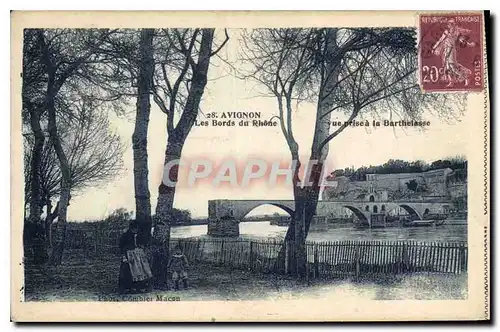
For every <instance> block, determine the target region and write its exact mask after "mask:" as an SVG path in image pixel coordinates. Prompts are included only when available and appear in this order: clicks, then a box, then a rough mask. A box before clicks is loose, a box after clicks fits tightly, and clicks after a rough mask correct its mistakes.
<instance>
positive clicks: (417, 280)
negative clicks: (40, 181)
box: [25, 253, 467, 301]
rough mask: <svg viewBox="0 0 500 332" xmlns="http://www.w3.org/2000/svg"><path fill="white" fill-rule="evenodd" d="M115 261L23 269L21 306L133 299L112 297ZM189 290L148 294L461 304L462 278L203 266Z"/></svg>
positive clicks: (69, 260) (77, 260) (193, 272)
mask: <svg viewBox="0 0 500 332" xmlns="http://www.w3.org/2000/svg"><path fill="white" fill-rule="evenodd" d="M118 271H119V258H118V257H115V256H107V257H104V258H100V259H88V258H84V257H82V256H77V255H72V254H71V253H69V256H68V255H66V257H65V259H64V261H63V264H62V265H61V266H58V267H52V266H42V267H40V266H39V267H35V266H27V267H26V268H25V299H26V301H98V300H108V301H111V300H112V301H116V300H128V301H130V300H137V299H138V298H139V299H140V297H139V296H135V298H134V296H128V297H126V298H124V297H120V296H118V295H117V293H116V291H117V281H118ZM189 274H190V287H189V288H188V289H187V290H180V291H153V292H151V293H149V294H147V295H146V296H148V297H152V298H156V296H157V295H162V296H164V297H166V298H169V299H172V300H179V299H180V300H182V301H186V300H187V301H189V300H205V301H206V300H236V301H237V300H265V299H274V300H277V299H298V298H328V297H335V298H338V297H339V296H348V297H351V298H352V297H357V298H359V299H372V300H392V299H395V300H399V299H415V300H427V299H463V298H466V297H467V275H465V274H463V275H445V274H420V275H411V276H391V277H384V278H383V279H380V278H378V279H375V278H368V279H364V280H351V279H345V278H343V279H329V280H314V281H310V282H307V281H297V280H295V279H294V278H292V277H289V276H279V275H274V274H255V273H251V272H248V271H241V270H231V269H227V268H224V267H216V266H212V265H209V264H197V265H193V266H191V268H190V270H189Z"/></svg>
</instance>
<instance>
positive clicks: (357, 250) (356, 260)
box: [354, 243, 361, 278]
mask: <svg viewBox="0 0 500 332" xmlns="http://www.w3.org/2000/svg"><path fill="white" fill-rule="evenodd" d="M360 251H361V244H359V243H358V245H357V246H356V254H355V256H354V260H355V262H356V278H358V277H359V270H360V268H359V256H360Z"/></svg>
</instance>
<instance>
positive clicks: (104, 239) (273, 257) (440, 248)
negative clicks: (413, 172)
mask: <svg viewBox="0 0 500 332" xmlns="http://www.w3.org/2000/svg"><path fill="white" fill-rule="evenodd" d="M123 231H124V229H121V228H103V227H97V226H96V227H94V228H88V227H87V228H85V229H73V230H71V229H69V230H68V233H67V235H66V249H76V250H80V251H82V253H85V255H86V256H90V257H95V256H101V255H109V254H119V248H118V239H119V237H120V235H121V234H122V233H123ZM177 244H179V245H180V246H181V247H182V248H183V251H184V253H185V254H186V256H187V258H188V260H189V261H190V262H204V263H211V264H214V265H220V266H226V267H229V268H234V269H246V270H251V271H255V272H261V273H289V272H290V271H288V270H289V268H288V266H287V264H286V262H287V257H286V255H285V254H284V253H286V252H289V250H286V249H285V250H284V243H283V240H262V241H259V240H242V239H231V238H224V239H217V238H196V239H195V238H190V239H171V241H170V247H171V249H172V248H174V246H176V245H177ZM289 249H290V250H293V248H289ZM306 250H307V269H308V275H309V276H310V277H312V278H323V277H336V276H363V275H374V274H403V273H416V272H430V273H454V274H460V273H464V272H466V271H467V245H466V243H464V242H416V241H336V242H308V243H307V244H306Z"/></svg>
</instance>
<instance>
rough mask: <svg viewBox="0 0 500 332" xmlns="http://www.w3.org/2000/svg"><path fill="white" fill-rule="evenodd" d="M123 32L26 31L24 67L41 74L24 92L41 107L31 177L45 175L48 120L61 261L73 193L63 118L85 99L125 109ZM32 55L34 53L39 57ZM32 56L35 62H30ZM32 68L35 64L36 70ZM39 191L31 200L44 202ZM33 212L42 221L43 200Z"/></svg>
mask: <svg viewBox="0 0 500 332" xmlns="http://www.w3.org/2000/svg"><path fill="white" fill-rule="evenodd" d="M117 33H118V32H117V31H116V30H107V29H86V30H80V29H75V30H71V29H51V30H43V29H35V30H33V31H30V33H29V34H28V33H26V34H25V36H26V35H29V38H26V39H25V45H26V43H28V42H29V43H30V44H29V47H26V48H25V54H24V56H25V63H26V66H25V67H24V68H25V69H27V72H34V73H36V75H31V74H30V75H29V77H30V78H32V81H27V80H23V89H24V86H27V87H33V88H31V89H30V90H29V91H30V93H29V94H28V93H26V94H24V93H23V109H27V110H30V109H34V110H37V112H33V111H29V112H28V113H29V114H30V118H31V119H32V120H33V121H32V122H34V123H35V125H32V130H33V132H34V133H35V137H38V136H39V137H40V138H38V142H37V143H36V144H35V147H36V149H34V152H35V153H34V154H33V156H34V157H33V162H32V164H33V172H32V174H33V175H34V176H32V180H31V181H32V183H35V182H39V179H38V181H37V178H38V175H39V174H40V170H39V167H40V156H41V149H42V148H43V144H42V145H41V144H40V141H41V136H40V135H39V134H40V133H41V128H42V124H44V125H46V128H47V130H48V132H49V137H50V142H51V144H52V145H53V148H54V151H55V154H56V156H57V159H58V162H59V164H60V167H59V168H60V171H61V184H60V200H59V218H58V227H57V230H58V231H57V236H56V243H55V247H54V250H53V252H52V259H51V260H52V263H53V264H56V265H57V264H59V263H60V261H61V257H62V250H63V247H64V234H65V228H66V212H67V206H68V204H69V196H70V191H71V171H70V161H69V159H68V156H67V154H66V152H65V151H64V146H63V145H64V144H63V142H62V140H61V136H60V133H59V129H58V122H60V121H62V120H67V121H73V120H75V119H77V118H78V117H77V116H75V114H76V112H77V111H76V110H77V109H78V107H76V105H77V104H78V103H79V102H81V101H85V102H86V103H87V104H86V105H88V106H89V107H91V108H96V107H99V106H101V105H103V104H107V105H108V106H109V107H111V108H112V109H114V110H119V109H120V105H122V103H123V98H122V97H123V96H126V95H127V93H128V91H129V87H130V77H128V76H127V75H126V74H127V72H126V71H125V70H123V68H122V66H121V62H120V61H119V60H117V59H118V56H119V54H121V53H122V52H123V47H124V46H126V45H124V44H123V43H122V42H121V39H120V38H118V37H117V36H116V34H117ZM31 54H34V55H33V57H31ZM27 59H30V60H34V61H30V62H29V63H28V62H27V61H26V60H27ZM31 66H35V68H34V69H32V68H30V67H31ZM89 103H90V104H89ZM31 105H34V106H32V107H31ZM30 107H31V108H30ZM44 121H46V123H45V122H44ZM37 127H39V128H37ZM40 146H42V148H40ZM33 187H35V186H33ZM33 189H35V190H32V199H31V201H32V202H33V205H35V204H34V202H35V201H39V200H40V193H39V190H38V192H37V190H36V188H33ZM30 205H31V203H30ZM31 210H32V211H33V212H34V213H32V212H30V217H29V218H30V219H33V220H34V221H35V222H38V220H39V218H40V204H38V207H34V208H33V209H31V208H30V211H31Z"/></svg>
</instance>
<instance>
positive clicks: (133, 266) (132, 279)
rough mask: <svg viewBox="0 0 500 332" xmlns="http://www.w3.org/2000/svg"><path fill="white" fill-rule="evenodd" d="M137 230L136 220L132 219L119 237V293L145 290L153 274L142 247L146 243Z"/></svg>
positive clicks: (147, 288)
mask: <svg viewBox="0 0 500 332" xmlns="http://www.w3.org/2000/svg"><path fill="white" fill-rule="evenodd" d="M138 231H139V227H138V224H137V222H136V221H132V222H131V223H130V226H129V229H128V230H127V231H126V232H125V233H124V234H123V235H122V236H121V238H120V252H121V254H122V263H121V265H120V276H119V279H118V289H119V291H120V293H128V292H146V291H148V290H149V287H150V284H149V283H150V281H151V278H152V276H153V274H152V273H151V268H150V266H149V262H148V259H147V256H146V253H145V252H144V249H143V248H144V246H145V244H146V243H145V242H144V240H142V238H141V237H138V236H137V233H138Z"/></svg>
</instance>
